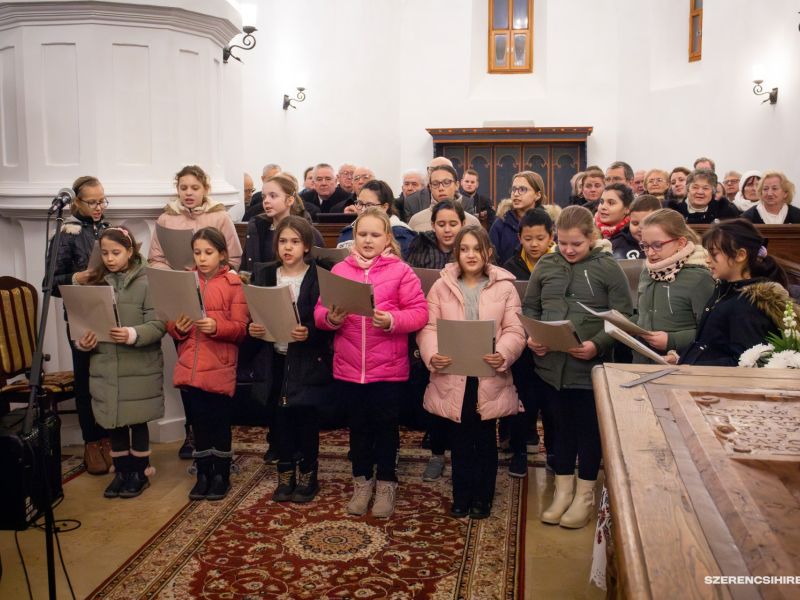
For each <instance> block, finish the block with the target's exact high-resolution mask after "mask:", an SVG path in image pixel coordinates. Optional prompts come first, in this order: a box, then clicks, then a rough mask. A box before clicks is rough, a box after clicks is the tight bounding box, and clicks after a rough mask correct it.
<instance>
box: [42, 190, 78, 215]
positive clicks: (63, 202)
mask: <svg viewBox="0 0 800 600" xmlns="http://www.w3.org/2000/svg"><path fill="white" fill-rule="evenodd" d="M74 201H75V192H74V191H72V188H68V187H65V188H61V189H60V190H58V194H56V197H55V198H53V203H52V204H51V205H50V210H49V211H47V214H49V215H52V214H53V213H54V212H56V211H60V210H63V208H64V207H65V206H67V205H68V204H69V203H70V202H74Z"/></svg>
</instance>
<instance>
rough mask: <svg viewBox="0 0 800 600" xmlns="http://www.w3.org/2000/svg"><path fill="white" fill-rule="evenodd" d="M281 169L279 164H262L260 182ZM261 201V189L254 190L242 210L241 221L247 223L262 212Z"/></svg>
mask: <svg viewBox="0 0 800 600" xmlns="http://www.w3.org/2000/svg"><path fill="white" fill-rule="evenodd" d="M281 171H282V169H281V167H280V165H276V164H275V163H268V164H266V165H264V168H263V169H261V183H262V184H263V183H264V182H265V181H266V180H267V179H269V178H270V177H272V176H273V175H277V174H278V173H280V172H281ZM250 183H251V185H250V188H254V186H253V185H252V181H251V182H250ZM263 201H264V199H263V198H262V197H261V190H258V191H254V192H253V194H252V195H251V196H250V203H249V204H248V205H247V208H246V209H245V211H244V216H242V222H243V223H247V222H248V221H249V220H250V219H252V218H253V217H255V216H256V215H260V214H261V213H262V212H264V208H263V207H262V203H263Z"/></svg>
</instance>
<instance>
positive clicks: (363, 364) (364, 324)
mask: <svg viewBox="0 0 800 600" xmlns="http://www.w3.org/2000/svg"><path fill="white" fill-rule="evenodd" d="M364 283H369V269H365V270H364ZM366 382H367V317H361V383H366Z"/></svg>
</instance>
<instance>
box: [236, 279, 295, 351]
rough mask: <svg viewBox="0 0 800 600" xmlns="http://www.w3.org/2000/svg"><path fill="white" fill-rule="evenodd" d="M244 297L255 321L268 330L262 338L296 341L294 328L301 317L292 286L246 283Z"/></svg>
mask: <svg viewBox="0 0 800 600" xmlns="http://www.w3.org/2000/svg"><path fill="white" fill-rule="evenodd" d="M244 297H245V299H246V300H247V308H248V309H250V317H251V318H252V319H253V323H257V324H258V325H263V326H264V328H265V329H266V330H267V333H266V335H265V336H264V337H263V338H261V339H263V340H266V341H268V342H281V343H284V344H285V343H289V342H293V341H294V340H293V339H292V330H293V329H294V328H295V327H297V326H298V325H299V324H300V318H299V316H298V314H297V307H296V306H295V303H294V298H293V297H292V288H291V286H288V285H282V286H279V287H278V286H276V287H261V286H257V285H246V286H244Z"/></svg>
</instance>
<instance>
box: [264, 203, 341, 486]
mask: <svg viewBox="0 0 800 600" xmlns="http://www.w3.org/2000/svg"><path fill="white" fill-rule="evenodd" d="M274 240H275V242H274V250H273V251H274V254H275V257H276V258H277V259H278V260H277V262H271V263H253V273H252V275H253V279H252V282H253V283H254V284H255V285H261V286H276V285H278V286H283V285H288V286H291V288H292V296H293V298H295V304H296V306H297V314H298V316H299V318H300V324H299V325H298V326H297V327H295V328H294V330H293V331H292V342H291V343H288V344H287V343H278V342H275V343H272V342H265V343H266V344H267V345H268V346H269V349H271V352H267V353H266V358H267V359H268V361H270V362H271V366H272V393H271V394H270V396H271V397H270V399H269V400H268V401H269V402H274V403H276V404H277V406H276V410H275V419H274V420H273V422H272V423H271V424H270V429H272V430H273V431H272V438H271V443H272V444H273V445H274V447H275V448H276V449H277V454H278V485H277V487H276V488H275V492H274V493H273V494H272V499H273V500H274V501H275V502H288V501H291V502H311V501H312V500H313V499H314V497H315V496H316V495H317V492H318V491H319V483H318V478H317V473H318V457H319V410H318V408H319V406H320V404H321V403H322V402H323V401H324V399H325V396H326V394H328V393H330V390H329V385H330V383H331V382H332V381H333V377H332V375H331V368H332V360H333V349H332V342H333V335H332V334H331V332H329V331H322V330H320V329H317V326H316V324H315V323H314V306H315V305H316V303H317V299H318V298H319V282H318V280H317V270H316V267H315V264H314V261H313V259H311V258H310V257H309V252H310V251H311V248H312V246H313V245H314V233H313V229H312V227H311V224H310V223H309V222H308V221H307V220H306V219H304V218H303V217H297V216H288V217H286V218H284V219H282V220H281V221H280V222H279V223H278V224H277V225H276V227H275V231H274ZM248 332H249V333H250V335H251V336H254V337H261V336H263V335H264V334H265V333H266V329H265V328H264V326H263V325H261V324H258V323H250V325H249V327H248ZM298 453H299V454H300V455H301V457H302V458H300V461H299V465H298V464H296V462H295V460H296V459H295V456H296V454H298ZM298 467H299V468H298Z"/></svg>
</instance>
